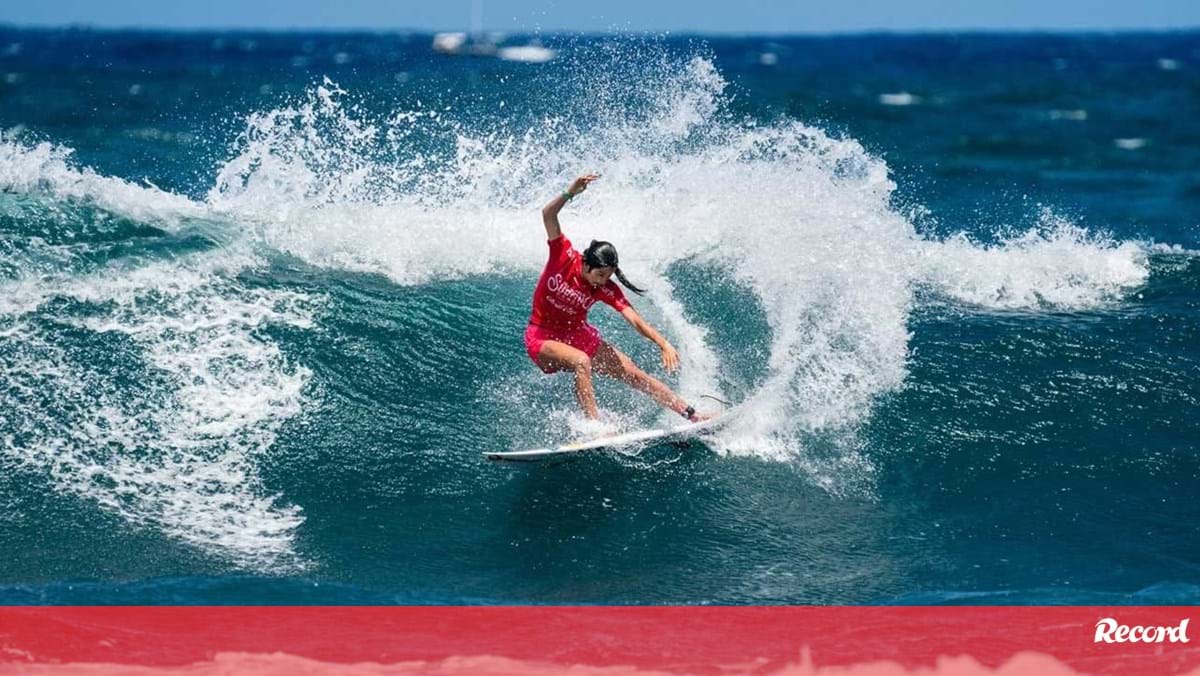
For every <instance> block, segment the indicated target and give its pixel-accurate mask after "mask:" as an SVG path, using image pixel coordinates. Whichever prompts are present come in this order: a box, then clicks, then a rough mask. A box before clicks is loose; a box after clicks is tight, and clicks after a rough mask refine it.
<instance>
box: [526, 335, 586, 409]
mask: <svg viewBox="0 0 1200 676" xmlns="http://www.w3.org/2000/svg"><path fill="white" fill-rule="evenodd" d="M538 363H539V364H540V365H541V366H542V367H544V368H547V369H552V370H559V371H571V372H573V373H574V374H575V398H576V399H578V400H579V406H580V408H582V409H583V414H584V415H586V416H587V417H588V418H591V419H592V420H599V419H600V409H599V408H597V406H596V391H595V389H594V388H593V387H592V364H593V362H592V359H591V358H589V357H588V356H587V353H585V352H584V351H583V350H579V349H576V348H574V347H571V346H570V345H567V344H566V343H560V342H558V341H557V340H547V341H546V342H544V343H542V347H541V349H540V350H538Z"/></svg>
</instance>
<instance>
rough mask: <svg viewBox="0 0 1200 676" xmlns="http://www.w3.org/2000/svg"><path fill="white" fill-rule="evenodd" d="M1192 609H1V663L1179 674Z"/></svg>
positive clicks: (1194, 633)
mask: <svg viewBox="0 0 1200 676" xmlns="http://www.w3.org/2000/svg"><path fill="white" fill-rule="evenodd" d="M1197 620H1200V612H1197V608H1196V607H1136V608H1133V607H1113V608H1106V607H1012V606H1005V607H965V608H944V607H937V608H928V607H860V606H856V607H595V606H588V607H563V606H552V607H503V606H502V607H8V608H0V672H2V673H27V674H41V673H80V674H83V673H87V674H101V673H137V674H141V673H147V674H148V673H185V672H186V673H188V674H208V673H213V674H217V673H220V674H235V673H236V674H241V673H263V674H275V673H278V674H295V673H313V674H327V673H328V674H334V673H381V674H382V673H386V674H410V673H412V674H417V673H420V674H425V673H438V674H456V673H470V674H555V673H561V672H565V671H567V670H570V673H571V674H574V675H575V676H582V675H585V674H593V673H594V674H606V675H608V676H613V675H615V674H621V675H624V674H630V675H633V674H647V675H648V674H655V675H665V674H730V673H753V674H772V675H774V674H780V675H787V676H801V675H809V674H812V675H814V676H815V675H818V674H819V675H823V676H825V675H827V676H833V675H834V674H838V675H842V676H849V675H851V674H853V675H854V676H866V675H868V674H890V675H893V676H900V675H902V674H918V673H919V674H928V675H932V674H939V675H941V674H980V675H982V674H1014V675H1015V674H1035V675H1040V674H1047V675H1053V674H1063V675H1064V676H1065V675H1067V674H1075V673H1088V674H1155V675H1161V674H1184V673H1189V672H1190V673H1195V674H1197V675H1198V676H1200V626H1193V624H1194V623H1195V622H1196V621H1197Z"/></svg>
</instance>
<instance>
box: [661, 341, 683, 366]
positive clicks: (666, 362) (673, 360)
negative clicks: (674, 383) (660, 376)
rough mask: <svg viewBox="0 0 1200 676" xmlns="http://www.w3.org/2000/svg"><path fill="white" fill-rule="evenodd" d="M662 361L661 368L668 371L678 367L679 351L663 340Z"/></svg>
mask: <svg viewBox="0 0 1200 676" xmlns="http://www.w3.org/2000/svg"><path fill="white" fill-rule="evenodd" d="M662 363H663V368H665V369H666V370H667V371H669V372H670V371H674V370H675V369H677V368H679V353H678V352H676V351H675V348H673V347H671V344H670V343H668V342H666V341H665V340H664V341H663V344H662Z"/></svg>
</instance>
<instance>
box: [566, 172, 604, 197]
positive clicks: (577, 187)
mask: <svg viewBox="0 0 1200 676" xmlns="http://www.w3.org/2000/svg"><path fill="white" fill-rule="evenodd" d="M599 178H600V174H584V175H583V176H580V177H579V178H577V179H575V181H574V182H572V183H571V187H570V188H567V192H569V193H571V194H572V195H578V194H579V193H581V192H583V191H584V190H587V187H588V185H590V184H591V183H592V181H595V180H597V179H599Z"/></svg>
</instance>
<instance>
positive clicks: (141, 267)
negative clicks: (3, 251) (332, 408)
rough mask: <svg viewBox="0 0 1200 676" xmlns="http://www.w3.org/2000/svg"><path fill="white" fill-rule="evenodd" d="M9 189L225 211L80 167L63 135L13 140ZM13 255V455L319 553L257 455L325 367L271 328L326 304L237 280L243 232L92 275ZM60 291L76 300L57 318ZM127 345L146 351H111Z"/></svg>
mask: <svg viewBox="0 0 1200 676" xmlns="http://www.w3.org/2000/svg"><path fill="white" fill-rule="evenodd" d="M0 186H2V187H3V189H4V190H6V191H9V192H17V193H26V194H36V195H42V196H48V197H52V198H66V199H68V200H80V201H82V202H87V203H89V204H93V205H97V206H99V207H100V208H103V209H106V210H109V211H111V212H113V213H119V214H122V215H124V216H127V217H129V218H134V219H139V220H142V221H145V222H152V223H157V224H159V225H162V226H164V227H172V226H174V225H177V224H178V223H180V222H181V220H182V219H183V218H185V217H195V216H199V215H203V214H205V213H207V212H208V208H207V207H206V206H205V205H203V204H198V203H194V202H191V201H189V200H186V199H185V198H182V197H178V196H175V195H171V194H169V193H165V192H163V191H161V190H158V189H157V188H154V187H141V186H135V185H132V184H129V183H127V182H125V181H122V180H120V179H115V178H109V177H104V176H100V175H97V174H96V173H94V172H93V171H91V170H89V169H76V168H75V167H73V166H72V164H71V162H70V160H69V152H68V151H65V150H62V149H58V148H54V147H52V146H50V145H48V144H42V145H39V146H34V147H29V146H21V145H19V144H17V143H13V142H3V143H0ZM42 248H44V249H47V252H45V255H53V256H57V258H54V260H59V259H60V258H62V257H64V256H65V257H67V258H69V257H70V255H71V254H70V248H69V247H65V248H63V250H62V251H57V252H56V251H54V250H53V249H55V248H54V247H42ZM43 257H44V256H43ZM7 263H8V264H9V265H10V266H15V270H16V274H15V276H14V277H13V278H11V279H7V280H4V281H3V282H0V329H2V330H0V384H2V386H0V409H3V410H5V411H6V418H7V423H6V425H5V428H4V434H3V435H2V438H0V452H2V453H4V454H5V455H7V456H9V457H10V458H11V459H12V460H14V461H17V462H20V463H23V464H25V465H26V466H28V467H31V468H33V469H35V470H38V471H41V472H43V473H44V476H45V477H46V479H47V480H48V481H49V482H50V484H51V485H52V486H53V487H54V488H56V489H57V490H60V491H63V492H67V493H72V494H75V495H79V496H81V497H84V498H86V499H88V500H90V501H92V502H93V503H95V504H98V505H101V506H102V507H104V508H106V509H108V510H110V511H113V512H115V513H117V514H120V515H121V516H122V517H124V518H125V519H126V520H128V521H129V522H131V523H134V524H138V525H142V526H150V527H155V528H158V529H160V530H162V531H163V532H165V533H167V534H169V535H171V536H173V537H176V538H178V539H180V540H183V541H185V542H189V543H192V544H194V545H197V546H198V547H200V548H202V549H204V550H206V551H208V552H210V553H212V554H214V555H217V556H219V557H222V558H224V559H226V560H230V561H232V562H234V563H236V564H238V565H243V566H247V567H251V568H256V569H264V570H270V569H277V568H278V567H280V566H284V567H286V566H298V565H303V561H302V560H301V559H300V558H299V557H298V556H297V555H296V554H295V552H294V551H292V540H293V537H294V530H295V528H296V527H297V526H298V525H299V523H300V522H301V521H302V516H301V513H300V510H299V509H298V508H297V507H295V506H291V505H288V504H286V503H285V502H284V501H282V500H281V499H280V498H279V497H278V496H274V495H272V494H271V492H270V491H269V490H267V489H266V488H265V487H264V486H263V485H262V483H261V481H260V480H259V478H258V471H257V463H259V462H260V461H261V459H262V456H263V455H264V454H265V453H266V452H267V451H268V449H269V448H270V447H271V445H272V443H273V442H274V438H275V434H276V431H277V430H278V427H279V425H280V424H281V423H282V422H283V421H284V420H286V419H288V418H289V417H291V416H294V415H296V414H297V413H298V412H299V411H300V406H301V401H302V394H301V392H302V389H303V386H304V384H305V382H306V381H307V379H308V377H309V373H308V371H307V369H305V368H304V367H303V366H300V365H296V364H293V363H291V362H290V360H289V359H288V358H287V357H286V355H284V354H283V353H282V352H281V350H280V349H279V347H278V345H276V344H275V343H274V342H273V341H271V340H270V339H269V338H267V337H266V336H265V335H264V334H263V332H262V329H263V328H265V327H266V326H268V325H270V324H277V323H288V324H294V325H301V326H303V325H306V324H307V323H308V322H309V321H310V319H309V318H310V316H311V311H312V303H311V301H310V300H309V299H308V298H307V297H305V296H304V295H302V294H295V293H290V292H285V291H264V290H260V289H253V288H248V287H246V286H245V285H243V284H240V283H238V282H237V281H236V275H237V273H238V272H239V271H240V270H242V269H244V268H246V267H249V266H255V265H258V261H257V259H256V257H255V256H254V255H253V254H251V253H249V251H248V250H246V249H245V248H244V247H230V248H225V249H222V250H220V251H215V252H209V253H203V254H193V255H189V256H185V257H182V258H180V259H177V260H171V261H159V262H152V263H138V262H136V261H124V262H122V263H120V264H114V265H112V266H110V267H105V268H100V269H99V270H97V271H95V272H92V273H85V274H80V273H74V274H72V273H69V272H67V269H68V267H67V266H66V265H63V266H61V269H58V270H50V269H47V266H45V265H40V266H34V265H28V264H26V263H27V261H23V260H22V259H20V258H12V257H10V258H9V260H7ZM51 301H53V302H55V303H62V302H64V301H65V302H68V303H70V304H71V306H72V309H71V310H69V311H68V312H67V313H65V314H60V313H59V312H58V311H54V316H53V320H52V321H46V320H45V319H43V318H40V317H39V314H41V313H42V312H43V311H44V310H45V308H46V307H47V304H48V303H50V302H51ZM117 334H119V335H120V336H122V337H123V339H117V340H116V341H115V342H114V339H113V338H112V336H114V335H117ZM81 341H83V344H81ZM105 346H108V347H105ZM110 347H115V348H122V347H123V348H126V349H128V352H129V354H128V355H125V354H122V355H121V356H122V358H120V359H115V358H114V359H110V358H109V357H108V356H106V355H102V354H98V353H97V351H100V352H106V351H108V350H109V348H110Z"/></svg>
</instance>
